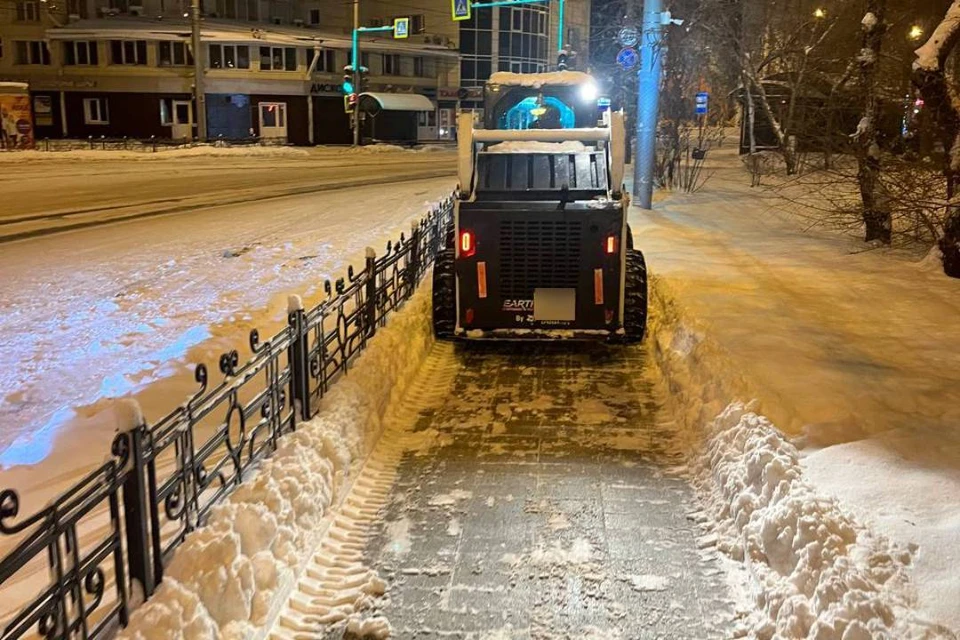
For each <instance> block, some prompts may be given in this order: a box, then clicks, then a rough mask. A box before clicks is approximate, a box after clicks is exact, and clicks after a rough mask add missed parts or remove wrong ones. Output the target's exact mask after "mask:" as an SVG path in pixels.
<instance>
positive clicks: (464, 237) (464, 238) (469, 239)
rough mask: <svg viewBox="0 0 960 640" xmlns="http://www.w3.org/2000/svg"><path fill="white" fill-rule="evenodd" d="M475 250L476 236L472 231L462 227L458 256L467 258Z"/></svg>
mask: <svg viewBox="0 0 960 640" xmlns="http://www.w3.org/2000/svg"><path fill="white" fill-rule="evenodd" d="M476 252H477V237H476V236H475V235H474V233H473V231H470V230H468V229H464V230H463V231H461V232H460V257H461V258H469V257H470V256H472V255H473V254H475V253H476Z"/></svg>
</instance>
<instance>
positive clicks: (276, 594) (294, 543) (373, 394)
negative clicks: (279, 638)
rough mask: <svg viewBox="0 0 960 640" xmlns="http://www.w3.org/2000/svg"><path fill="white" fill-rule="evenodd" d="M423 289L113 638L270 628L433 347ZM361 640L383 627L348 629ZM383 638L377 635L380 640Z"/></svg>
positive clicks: (375, 623) (188, 546) (193, 539)
mask: <svg viewBox="0 0 960 640" xmlns="http://www.w3.org/2000/svg"><path fill="white" fill-rule="evenodd" d="M424 289H429V287H423V288H422V289H421V290H420V291H419V292H418V293H417V294H416V295H415V296H414V297H413V299H412V300H411V301H410V302H409V303H407V307H406V308H405V309H403V310H402V311H400V312H399V313H397V314H396V315H394V316H393V317H392V318H391V319H390V323H389V325H388V326H387V327H386V328H384V329H381V330H380V331H378V333H377V335H376V338H375V339H374V340H372V341H371V343H370V345H369V347H368V349H367V351H366V352H364V353H363V354H362V355H361V356H360V358H359V360H358V361H357V363H356V365H354V367H353V368H352V369H351V370H350V373H349V375H348V376H347V377H345V378H343V379H341V380H340V381H338V382H337V383H336V384H335V385H334V386H333V388H332V390H331V392H330V393H329V394H328V395H327V397H326V398H324V400H323V402H322V404H321V407H320V413H319V414H318V415H317V417H316V418H314V419H313V420H311V421H310V422H308V423H305V424H301V425H298V429H297V431H296V432H294V433H292V434H289V435H287V436H285V437H284V438H283V439H281V440H280V445H279V447H278V449H277V451H276V453H275V454H274V455H273V456H272V457H271V458H270V459H268V460H266V461H264V463H263V464H262V465H261V466H260V468H259V469H258V470H257V471H256V473H255V475H253V476H252V477H251V478H250V479H248V480H247V481H246V482H244V483H243V484H242V485H241V486H240V487H238V488H237V489H236V490H235V491H234V492H233V493H232V494H231V495H230V496H229V497H228V498H227V500H226V501H225V502H224V503H223V504H221V505H218V506H217V507H215V508H214V509H213V510H212V511H211V514H210V518H209V521H208V523H207V526H205V527H203V528H201V529H199V530H197V531H194V532H193V533H191V534H190V535H188V536H187V539H186V541H185V542H184V543H183V545H182V546H181V547H180V548H179V549H178V550H177V552H176V554H175V555H174V558H173V560H172V562H171V563H170V565H169V566H168V568H167V570H166V575H165V576H164V580H163V582H162V583H161V585H160V588H159V589H158V590H157V592H156V593H155V594H154V596H153V597H152V598H151V599H150V600H149V601H148V602H147V603H146V604H144V605H143V606H141V607H140V608H139V609H138V610H136V611H135V612H134V614H133V615H132V617H131V621H130V625H129V626H128V627H127V628H126V629H125V630H123V632H122V633H121V634H120V637H121V638H124V639H126V638H136V639H143V640H154V639H157V640H159V639H161V638H169V639H173V638H182V637H191V638H199V637H218V638H241V637H247V636H249V635H250V634H251V633H253V632H254V631H255V630H256V629H257V627H262V626H263V625H265V624H267V623H269V621H270V618H271V616H273V615H275V614H276V611H275V610H274V609H275V608H276V606H277V604H278V603H279V602H281V601H282V599H283V598H284V596H285V595H286V593H287V592H289V590H290V589H291V588H292V587H293V585H294V583H295V579H296V576H297V574H298V573H299V571H300V569H301V568H302V566H303V565H304V563H305V561H306V559H307V558H308V557H309V556H310V555H311V552H312V550H313V549H314V548H315V546H316V544H317V543H318V541H319V540H320V539H321V537H322V536H323V533H324V531H325V530H326V528H327V526H328V525H329V523H330V521H331V518H332V512H333V510H334V509H335V508H336V507H337V506H338V505H339V502H340V500H341V499H342V497H343V496H344V495H346V493H347V490H348V485H349V483H350V482H351V481H352V479H353V475H355V472H356V471H357V469H358V468H359V467H360V465H361V464H362V462H363V459H364V458H365V456H366V455H367V454H368V453H369V452H370V450H371V448H372V446H373V444H374V443H375V442H376V439H377V437H378V436H379V434H380V432H381V430H382V426H383V420H384V416H385V414H386V410H387V407H388V405H389V404H390V402H391V401H392V400H394V399H396V398H398V397H400V396H401V395H402V394H403V393H404V391H405V390H406V388H407V386H408V385H409V384H410V382H411V381H412V380H413V379H414V378H415V375H416V371H417V369H418V368H419V366H420V364H421V363H422V362H423V360H424V358H425V357H426V353H427V350H428V349H429V347H430V344H431V342H432V333H431V331H430V325H429V321H430V313H429V306H430V293H429V291H425V290H424ZM351 624H353V625H354V626H356V627H357V628H358V630H359V631H360V632H362V633H369V634H372V635H377V634H379V633H384V632H388V631H389V625H388V624H387V623H386V621H382V620H380V619H371V620H367V621H360V620H359V619H358V620H356V621H354V622H352V623H351ZM381 637H385V636H381Z"/></svg>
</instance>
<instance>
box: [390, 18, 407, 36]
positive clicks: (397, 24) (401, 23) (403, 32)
mask: <svg viewBox="0 0 960 640" xmlns="http://www.w3.org/2000/svg"><path fill="white" fill-rule="evenodd" d="M409 35H410V18H394V20H393V37H394V38H406V37H408V36H409Z"/></svg>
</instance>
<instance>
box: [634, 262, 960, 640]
mask: <svg viewBox="0 0 960 640" xmlns="http://www.w3.org/2000/svg"><path fill="white" fill-rule="evenodd" d="M651 292H652V294H651V307H652V316H651V323H650V332H649V338H648V339H649V344H650V348H651V351H652V352H653V355H654V360H655V363H656V369H657V375H658V376H659V378H660V379H659V381H658V382H659V384H660V385H661V386H662V390H663V391H664V393H663V394H661V395H663V396H664V397H665V398H666V401H667V403H668V404H669V405H670V406H669V409H671V410H672V411H673V412H674V413H675V415H676V416H677V417H678V420H679V421H680V423H681V427H680V432H679V433H678V445H679V448H680V449H682V450H684V451H687V452H689V453H688V455H689V456H690V463H689V466H688V469H689V472H690V475H691V479H692V481H693V483H694V486H695V487H696V488H697V490H698V492H699V494H700V497H701V500H702V502H703V507H704V513H703V514H700V517H699V518H698V519H699V520H701V521H702V524H703V526H704V527H705V528H706V529H708V530H709V533H708V535H707V536H706V537H705V540H706V541H707V543H710V542H712V541H713V540H715V541H716V544H717V546H718V548H719V549H720V550H721V551H723V552H724V553H726V554H727V555H729V556H730V557H732V558H734V559H736V560H739V561H742V562H743V563H744V564H745V566H746V568H747V570H748V573H749V576H750V584H749V585H748V588H749V590H750V592H751V595H752V600H753V604H754V605H755V606H756V612H755V613H754V614H753V615H752V617H751V620H750V633H751V635H752V636H754V637H757V638H761V639H770V638H783V639H786V638H810V639H813V640H859V639H866V638H955V636H954V635H953V634H952V633H951V632H949V631H947V630H945V629H943V628H937V627H935V626H934V625H931V624H928V623H925V622H924V621H921V620H919V619H917V617H916V615H915V614H914V613H913V611H912V607H913V605H914V602H915V596H914V593H913V589H912V588H911V585H910V582H909V579H908V576H907V567H908V566H909V564H910V562H911V553H910V551H909V550H905V549H898V548H896V547H894V546H892V545H891V544H890V543H889V542H888V541H887V540H885V539H883V538H881V537H878V536H876V535H874V534H872V533H871V532H870V531H869V530H867V529H866V528H865V527H864V526H862V525H861V524H859V523H858V522H856V521H855V520H854V519H853V518H852V517H851V516H850V515H849V514H847V513H846V512H845V511H844V510H843V509H842V508H841V506H840V505H839V504H838V503H837V501H836V500H834V499H831V498H825V497H823V496H820V495H817V494H816V492H815V491H814V489H813V488H812V487H811V486H810V485H809V484H808V483H807V482H806V481H805V480H804V478H803V475H802V473H801V466H800V461H799V454H798V451H797V449H796V447H794V446H793V445H792V444H791V443H789V442H788V441H787V440H786V439H785V438H784V437H783V436H782V435H781V433H780V432H779V431H778V430H777V428H776V427H775V426H774V425H773V424H772V423H771V422H770V421H769V420H768V419H767V418H765V417H764V416H763V415H762V414H761V413H759V409H758V407H759V403H757V402H750V403H745V402H744V401H743V399H745V398H750V397H752V394H751V393H750V389H749V385H748V384H747V382H746V381H745V380H744V379H743V378H742V377H741V376H739V375H737V374H736V372H735V369H734V368H733V367H732V366H731V365H729V364H728V359H727V358H726V356H725V355H724V353H723V352H722V349H721V348H720V347H719V346H718V345H717V344H715V343H714V342H713V341H712V340H711V339H710V337H709V335H707V333H706V332H705V331H704V329H703V328H702V327H701V326H699V325H698V324H697V323H696V321H695V319H692V318H691V317H690V316H689V314H688V313H687V312H685V311H684V310H683V308H682V306H681V304H680V303H679V302H678V299H677V297H676V296H675V294H674V293H673V291H672V290H671V286H670V283H669V282H668V281H667V280H665V279H663V278H654V279H653V283H652V286H651Z"/></svg>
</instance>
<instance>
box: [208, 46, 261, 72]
mask: <svg viewBox="0 0 960 640" xmlns="http://www.w3.org/2000/svg"><path fill="white" fill-rule="evenodd" d="M207 51H208V54H209V55H208V56H207V57H208V61H207V62H208V64H209V66H210V68H211V69H249V68H250V47H248V46H247V45H245V44H211V45H209V48H208V49H207Z"/></svg>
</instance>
